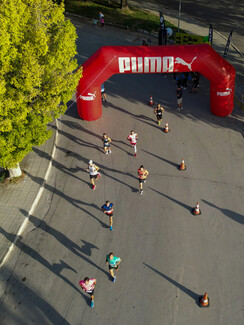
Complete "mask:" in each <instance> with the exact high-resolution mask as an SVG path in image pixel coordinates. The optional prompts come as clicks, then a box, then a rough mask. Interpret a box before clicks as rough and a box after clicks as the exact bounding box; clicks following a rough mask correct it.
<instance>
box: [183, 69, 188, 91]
mask: <svg viewBox="0 0 244 325" xmlns="http://www.w3.org/2000/svg"><path fill="white" fill-rule="evenodd" d="M187 79H188V72H184V73H182V87H183V88H184V89H186V88H187Z"/></svg>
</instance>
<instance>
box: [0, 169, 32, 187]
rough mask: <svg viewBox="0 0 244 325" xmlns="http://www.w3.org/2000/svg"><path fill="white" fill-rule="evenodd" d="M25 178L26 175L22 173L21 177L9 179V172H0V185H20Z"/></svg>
mask: <svg viewBox="0 0 244 325" xmlns="http://www.w3.org/2000/svg"><path fill="white" fill-rule="evenodd" d="M25 176H26V173H25V172H24V171H22V175H21V176H19V177H13V178H11V179H10V178H9V171H8V170H3V171H1V172H0V184H3V185H8V184H17V183H20V182H21V181H22V180H23V179H24V178H25Z"/></svg>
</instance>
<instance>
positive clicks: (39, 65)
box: [0, 0, 81, 168]
mask: <svg viewBox="0 0 244 325" xmlns="http://www.w3.org/2000/svg"><path fill="white" fill-rule="evenodd" d="M0 26H1V29H0V166H2V167H5V168H11V167H14V166H15V165H16V164H17V163H18V162H20V161H21V160H22V159H23V158H24V157H25V155H26V154H27V153H28V152H30V151H31V150H32V147H33V146H36V145H41V144H43V143H44V142H45V141H46V140H47V139H48V138H49V137H50V136H51V131H48V129H47V124H48V123H49V122H51V121H52V120H53V119H54V118H57V117H58V116H60V114H62V113H64V112H65V110H66V104H67V102H68V101H69V100H70V99H71V97H72V94H73V93H74V91H75V89H76V86H77V84H78V81H79V78H80V76H81V71H76V69H77V68H78V66H77V61H76V59H75V58H74V57H75V55H76V38H77V35H76V31H75V27H74V26H73V25H72V24H71V22H70V21H69V20H66V19H65V17H64V5H63V3H62V4H61V5H58V4H57V3H53V1H52V0H11V1H9V0H0ZM75 71H76V72H75ZM74 72H75V73H74Z"/></svg>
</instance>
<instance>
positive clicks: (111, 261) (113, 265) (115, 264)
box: [106, 253, 121, 282]
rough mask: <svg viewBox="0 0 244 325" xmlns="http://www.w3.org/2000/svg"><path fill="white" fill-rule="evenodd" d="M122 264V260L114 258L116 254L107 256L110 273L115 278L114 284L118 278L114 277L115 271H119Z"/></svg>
mask: <svg viewBox="0 0 244 325" xmlns="http://www.w3.org/2000/svg"><path fill="white" fill-rule="evenodd" d="M120 263H121V258H120V257H116V256H114V253H109V254H108V255H107V256H106V265H108V268H109V273H110V275H111V277H112V278H113V282H115V280H116V276H115V275H114V270H115V271H118V269H119V264H120Z"/></svg>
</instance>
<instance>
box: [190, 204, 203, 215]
mask: <svg viewBox="0 0 244 325" xmlns="http://www.w3.org/2000/svg"><path fill="white" fill-rule="evenodd" d="M192 213H193V214H194V216H195V215H197V214H201V210H200V209H199V203H198V202H197V205H196V207H195V208H193V209H192Z"/></svg>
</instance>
